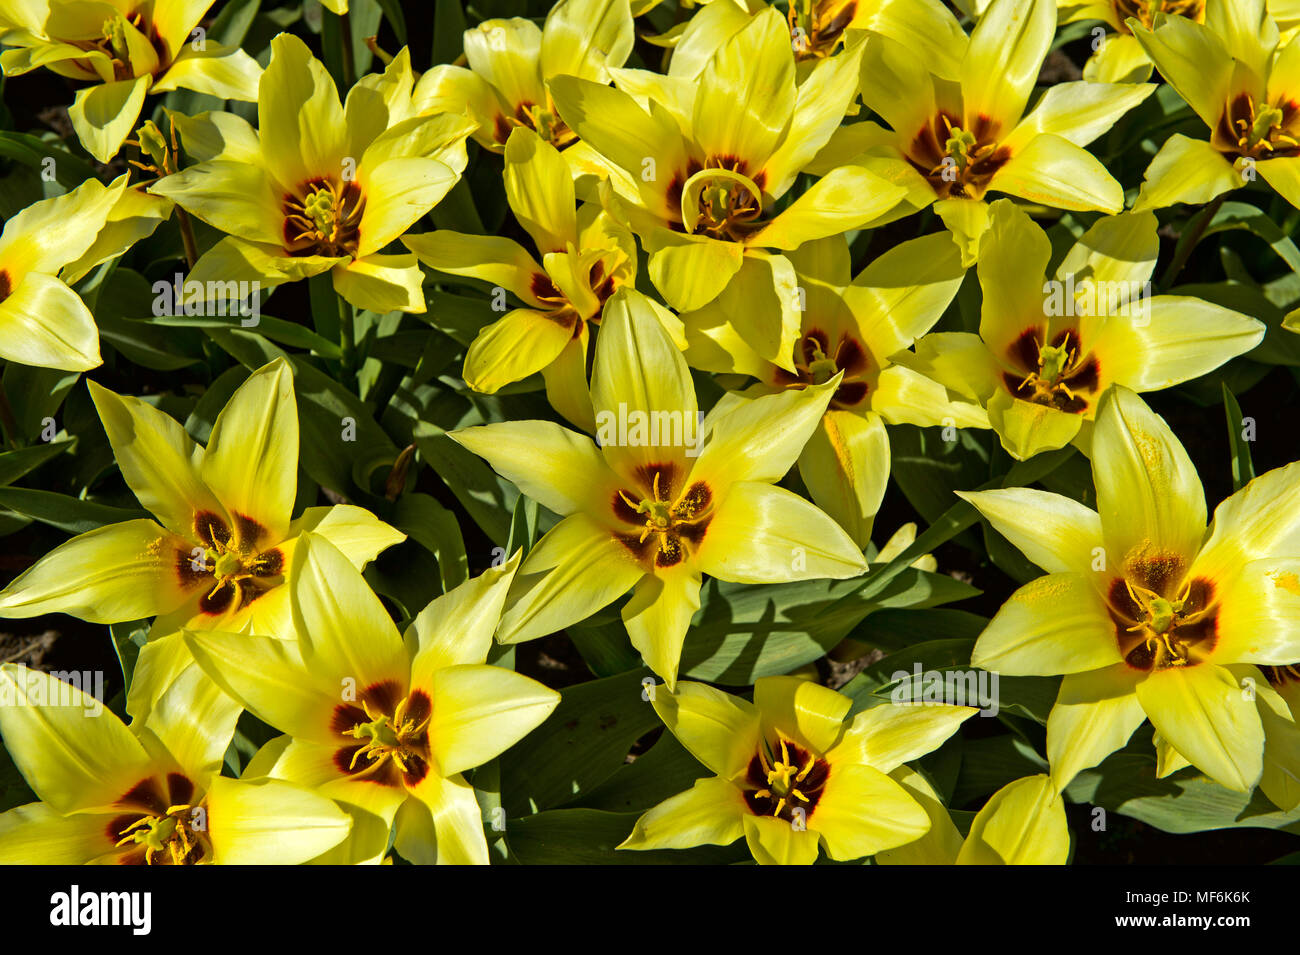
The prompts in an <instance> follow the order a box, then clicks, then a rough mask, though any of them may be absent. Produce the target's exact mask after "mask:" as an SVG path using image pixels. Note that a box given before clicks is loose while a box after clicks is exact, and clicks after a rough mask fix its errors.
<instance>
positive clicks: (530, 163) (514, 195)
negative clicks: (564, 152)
mask: <svg viewBox="0 0 1300 955" xmlns="http://www.w3.org/2000/svg"><path fill="white" fill-rule="evenodd" d="M505 182H506V197H507V198H508V199H509V200H510V208H511V210H512V211H513V212H514V214H515V216H516V218H518V219H519V224H520V225H521V226H523V227H524V229H525V231H527V232H528V234H529V235H530V236H532V237H533V242H535V243H536V244H537V249H538V251H539V252H541V253H542V254H543V255H545V254H546V253H547V252H563V251H564V250H565V248H566V247H567V246H568V244H569V243H570V242H576V241H577V238H578V219H577V215H576V213H575V207H574V203H575V199H574V194H573V175H572V174H571V173H570V172H569V166H568V163H566V162H565V161H564V159H563V158H562V157H561V156H560V154H559V152H558V151H557V150H556V148H555V147H554V146H552V145H551V144H550V143H548V142H545V141H543V140H542V138H541V137H540V136H538V135H537V134H536V133H535V132H533V131H532V130H531V129H527V128H526V127H523V126H520V127H518V128H516V129H515V130H514V131H513V132H512V133H511V134H510V139H509V140H507V141H506V176H505Z"/></svg>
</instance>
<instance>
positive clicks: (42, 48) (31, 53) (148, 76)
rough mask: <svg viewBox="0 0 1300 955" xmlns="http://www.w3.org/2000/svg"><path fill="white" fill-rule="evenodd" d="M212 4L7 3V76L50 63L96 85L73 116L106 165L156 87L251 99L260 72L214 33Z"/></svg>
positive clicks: (2, 11) (83, 94)
mask: <svg viewBox="0 0 1300 955" xmlns="http://www.w3.org/2000/svg"><path fill="white" fill-rule="evenodd" d="M210 6H212V0H198V2H195V0H151V2H147V3H141V2H137V0H95V2H83V0H11V2H6V3H4V4H2V5H0V41H2V42H3V43H4V44H5V45H6V46H8V47H11V49H8V50H5V52H4V53H2V54H0V69H3V70H4V73H5V75H6V76H20V75H22V74H23V73H27V72H30V71H31V70H34V69H37V68H38V67H42V66H43V67H46V68H47V69H49V70H51V71H52V72H55V73H58V74H59V75H60V76H66V77H68V78H70V79H74V80H84V81H86V82H90V83H94V84H95V85H94V86H88V87H86V88H84V89H82V90H80V91H79V92H78V93H77V96H76V99H75V100H74V101H73V104H72V107H71V108H70V109H69V110H68V116H69V118H70V119H71V120H72V126H73V129H75V130H76V132H77V138H79V139H80V140H81V144H82V145H83V146H85V147H86V149H87V151H88V152H89V153H90V154H91V155H92V156H94V157H95V158H96V159H98V160H99V161H100V162H104V163H106V162H108V161H109V160H110V159H112V158H113V157H114V156H116V155H117V152H118V150H119V149H121V148H122V142H123V141H124V140H125V139H126V137H127V135H128V134H129V133H130V132H131V130H132V129H134V128H135V124H136V121H137V120H138V119H139V118H140V110H141V109H142V108H143V106H144V99H145V96H147V95H148V94H149V93H164V92H167V91H169V90H174V89H179V88H184V89H188V90H193V91H195V92H196V93H207V94H208V95H210V96H216V97H218V98H219V99H234V100H243V101H245V102H252V101H253V100H256V99H257V84H258V79H259V77H260V76H261V73H262V68H261V67H260V66H258V65H257V61H256V60H254V59H253V58H252V57H251V56H249V55H248V54H247V53H245V52H244V51H243V50H241V49H239V48H238V47H227V46H223V45H221V44H219V43H215V42H213V41H211V40H209V39H207V36H206V34H205V33H204V31H203V29H202V28H201V27H199V21H201V20H203V19H204V17H206V16H207V12H208V8H209V7H210Z"/></svg>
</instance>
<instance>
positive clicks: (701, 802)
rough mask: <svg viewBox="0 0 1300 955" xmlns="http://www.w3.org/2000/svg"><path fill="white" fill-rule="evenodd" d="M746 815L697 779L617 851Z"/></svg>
mask: <svg viewBox="0 0 1300 955" xmlns="http://www.w3.org/2000/svg"><path fill="white" fill-rule="evenodd" d="M683 685H685V684H683ZM746 811H747V809H746V806H745V800H744V797H743V796H742V795H741V791H740V790H739V789H738V788H737V787H736V786H734V785H733V784H731V783H730V782H728V781H727V780H725V779H722V778H721V777H717V776H714V777H709V778H705V779H697V780H696V781H695V785H694V786H692V787H691V788H690V789H688V790H686V792H682V793H678V794H677V795H676V796H670V797H669V798H668V799H665V800H664V801H663V802H661V803H659V804H658V805H657V806H655V807H653V808H652V809H650V810H648V811H647V812H645V813H643V814H642V815H641V817H640V818H639V819H637V821H636V825H635V826H634V827H633V829H632V832H631V834H630V835H629V836H628V837H627V838H626V839H624V840H623V841H622V843H620V844H619V846H618V848H620V849H691V848H693V847H695V846H703V845H712V846H728V845H731V843H733V842H735V841H736V840H737V839H739V838H740V837H741V836H742V835H744V834H745V827H744V823H743V822H742V820H743V818H744V816H745V813H746ZM0 818H3V817H0Z"/></svg>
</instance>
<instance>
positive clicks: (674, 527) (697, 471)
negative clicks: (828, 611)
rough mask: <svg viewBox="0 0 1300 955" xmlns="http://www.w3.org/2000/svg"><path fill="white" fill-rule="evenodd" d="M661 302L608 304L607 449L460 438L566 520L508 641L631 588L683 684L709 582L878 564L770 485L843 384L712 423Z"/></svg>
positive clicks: (809, 508)
mask: <svg viewBox="0 0 1300 955" xmlns="http://www.w3.org/2000/svg"><path fill="white" fill-rule="evenodd" d="M656 308H657V306H655V305H654V304H653V303H652V302H651V301H650V300H649V299H647V298H646V297H645V296H643V295H641V294H640V293H639V292H636V291H635V290H633V289H631V288H623V289H620V290H619V291H618V292H616V293H615V294H614V296H613V297H612V298H611V299H610V300H609V302H608V303H606V305H605V317H604V319H603V321H602V324H601V331H600V337H599V339H598V340H597V342H596V357H595V363H594V367H593V370H592V383H591V401H592V406H593V407H594V409H595V417H596V423H597V438H598V439H599V440H600V442H601V445H600V447H597V446H596V445H595V444H593V443H592V441H591V439H590V438H588V437H587V436H585V435H581V434H576V433H574V432H572V431H569V430H568V429H566V428H563V427H561V426H559V425H556V424H553V423H549V422H544V421H507V422H499V423H495V424H488V425H484V426H481V427H476V428H466V429H464V430H461V431H456V432H452V433H451V437H452V438H454V439H455V440H456V441H457V442H459V443H460V444H461V445H463V446H464V447H466V448H468V449H469V450H470V451H473V452H474V453H475V454H477V455H479V456H480V457H482V458H483V459H484V460H486V461H487V462H488V463H489V464H490V465H491V466H492V468H493V469H494V470H495V471H496V472H497V473H498V474H500V475H501V476H502V477H504V478H506V479H507V480H509V481H511V482H513V483H514V484H515V485H516V486H517V487H518V488H519V489H520V490H521V491H522V492H523V493H524V494H527V495H528V496H530V497H532V498H533V499H535V500H536V501H537V502H538V503H540V504H541V505H543V506H544V507H547V508H549V509H550V510H552V511H554V512H555V513H556V514H559V515H561V516H562V517H563V518H564V519H563V520H562V521H561V522H560V523H559V524H557V525H556V526H555V527H553V528H552V529H551V530H550V531H548V532H547V533H546V534H545V535H544V536H543V537H542V539H541V540H539V541H538V542H537V545H536V546H535V547H534V548H533V549H532V551H530V552H529V554H528V558H527V559H526V560H525V561H524V564H523V567H522V568H521V569H520V580H519V582H518V583H517V585H516V588H515V590H514V591H513V592H512V594H511V604H510V606H509V607H508V609H507V610H506V612H505V614H504V616H503V618H502V624H501V633H500V635H499V638H500V639H501V640H502V641H503V642H507V643H517V642H519V641H523V640H531V639H534V638H536V637H542V636H546V635H547V634H550V633H554V632H555V631H557V630H560V629H562V628H564V627H567V626H570V625H572V624H575V623H578V622H579V621H581V620H584V619H586V618H587V617H588V616H590V615H591V614H592V613H595V612H596V611H597V610H599V609H601V608H602V607H605V606H606V605H608V604H609V603H611V602H612V601H614V600H617V599H618V598H619V597H621V596H623V594H625V593H627V592H628V590H633V591H634V593H633V596H632V599H631V600H629V601H628V602H627V603H626V604H625V605H624V606H623V609H622V616H623V622H624V624H626V626H627V630H628V634H629V635H630V636H631V638H632V644H633V646H635V647H636V648H637V650H639V651H640V653H641V656H642V658H643V659H644V660H645V662H646V664H647V665H648V666H649V667H650V668H651V669H652V670H654V672H655V673H657V674H658V675H659V676H660V677H662V678H663V679H664V680H665V681H666V682H667V684H668V685H669V687H672V686H673V685H675V683H676V681H677V668H678V664H679V662H680V658H681V651H682V645H683V643H684V641H685V639H686V632H687V629H688V627H689V626H690V621H691V617H692V616H693V615H694V614H695V611H696V610H698V609H699V607H700V586H701V583H702V575H703V574H709V575H710V576H713V577H716V578H718V579H719V580H727V581H734V582H737V583H772V582H778V581H790V580H808V579H812V578H817V577H832V578H846V577H854V576H857V575H858V574H861V573H863V572H864V571H865V570H866V562H865V561H864V560H863V557H862V551H861V549H860V548H858V547H857V546H856V545H855V544H854V543H853V541H852V540H851V539H850V538H849V536H848V535H847V534H845V532H844V531H843V530H842V529H841V528H840V527H839V525H837V524H836V523H835V522H834V521H833V520H831V518H830V517H828V516H827V515H826V514H825V513H824V512H823V511H821V510H819V509H818V508H816V507H814V506H813V505H812V504H810V503H808V502H807V501H806V500H804V499H803V498H801V497H799V496H798V495H796V494H794V493H792V492H790V491H787V490H785V489H783V488H779V487H774V486H773V485H774V484H775V482H776V481H778V480H780V479H781V478H782V477H783V476H784V475H785V473H786V472H787V471H789V470H790V468H791V467H792V466H793V465H794V463H795V460H796V459H797V458H798V456H799V453H800V451H801V450H802V449H803V446H804V444H805V443H806V442H807V441H808V439H809V437H810V436H811V435H812V433H813V431H814V429H815V428H816V427H817V422H818V421H819V420H820V418H821V416H822V414H823V413H824V412H825V410H826V406H827V404H828V402H829V401H830V399H831V397H832V395H833V393H834V390H835V388H836V387H837V386H838V384H839V382H840V377H839V376H838V375H837V376H836V377H834V378H832V379H831V380H830V381H828V382H827V383H825V384H823V385H815V386H812V387H809V388H806V389H803V390H799V391H793V390H792V391H787V392H785V393H783V394H780V395H769V396H766V397H762V398H756V399H754V400H753V401H751V402H746V403H744V404H743V406H742V407H734V406H733V407H730V408H728V409H724V410H723V411H721V412H720V413H718V414H716V415H714V416H713V417H712V418H706V419H705V420H704V422H703V423H702V424H700V423H698V421H697V410H696V409H697V406H696V402H695V391H694V386H693V384H692V382H691V377H690V373H689V371H688V370H687V367H686V361H685V359H684V358H683V357H682V353H681V351H680V350H679V349H678V346H677V344H676V343H675V342H674V341H673V338H672V336H671V335H670V334H669V332H668V331H667V329H665V327H664V320H663V319H662V318H660V317H659V316H658V315H657V314H656ZM669 317H670V318H671V316H669Z"/></svg>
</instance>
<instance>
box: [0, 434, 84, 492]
mask: <svg viewBox="0 0 1300 955" xmlns="http://www.w3.org/2000/svg"><path fill="white" fill-rule="evenodd" d="M75 443H76V442H74V441H51V442H50V443H49V444H34V445H32V446H31V447H30V448H19V449H18V450H17V451H5V452H4V453H3V454H0V485H6V484H12V483H13V482H14V481H17V480H18V479H19V478H20V477H22V476H23V475H24V474H26V473H28V472H29V471H33V470H35V469H36V468H38V467H40V466H41V465H42V464H44V463H45V462H46V461H48V460H50V458H53V457H56V456H57V455H59V454H61V453H62V452H63V451H64V450H65V449H67V448H70V447H71V446H72V445H73V444H75Z"/></svg>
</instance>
